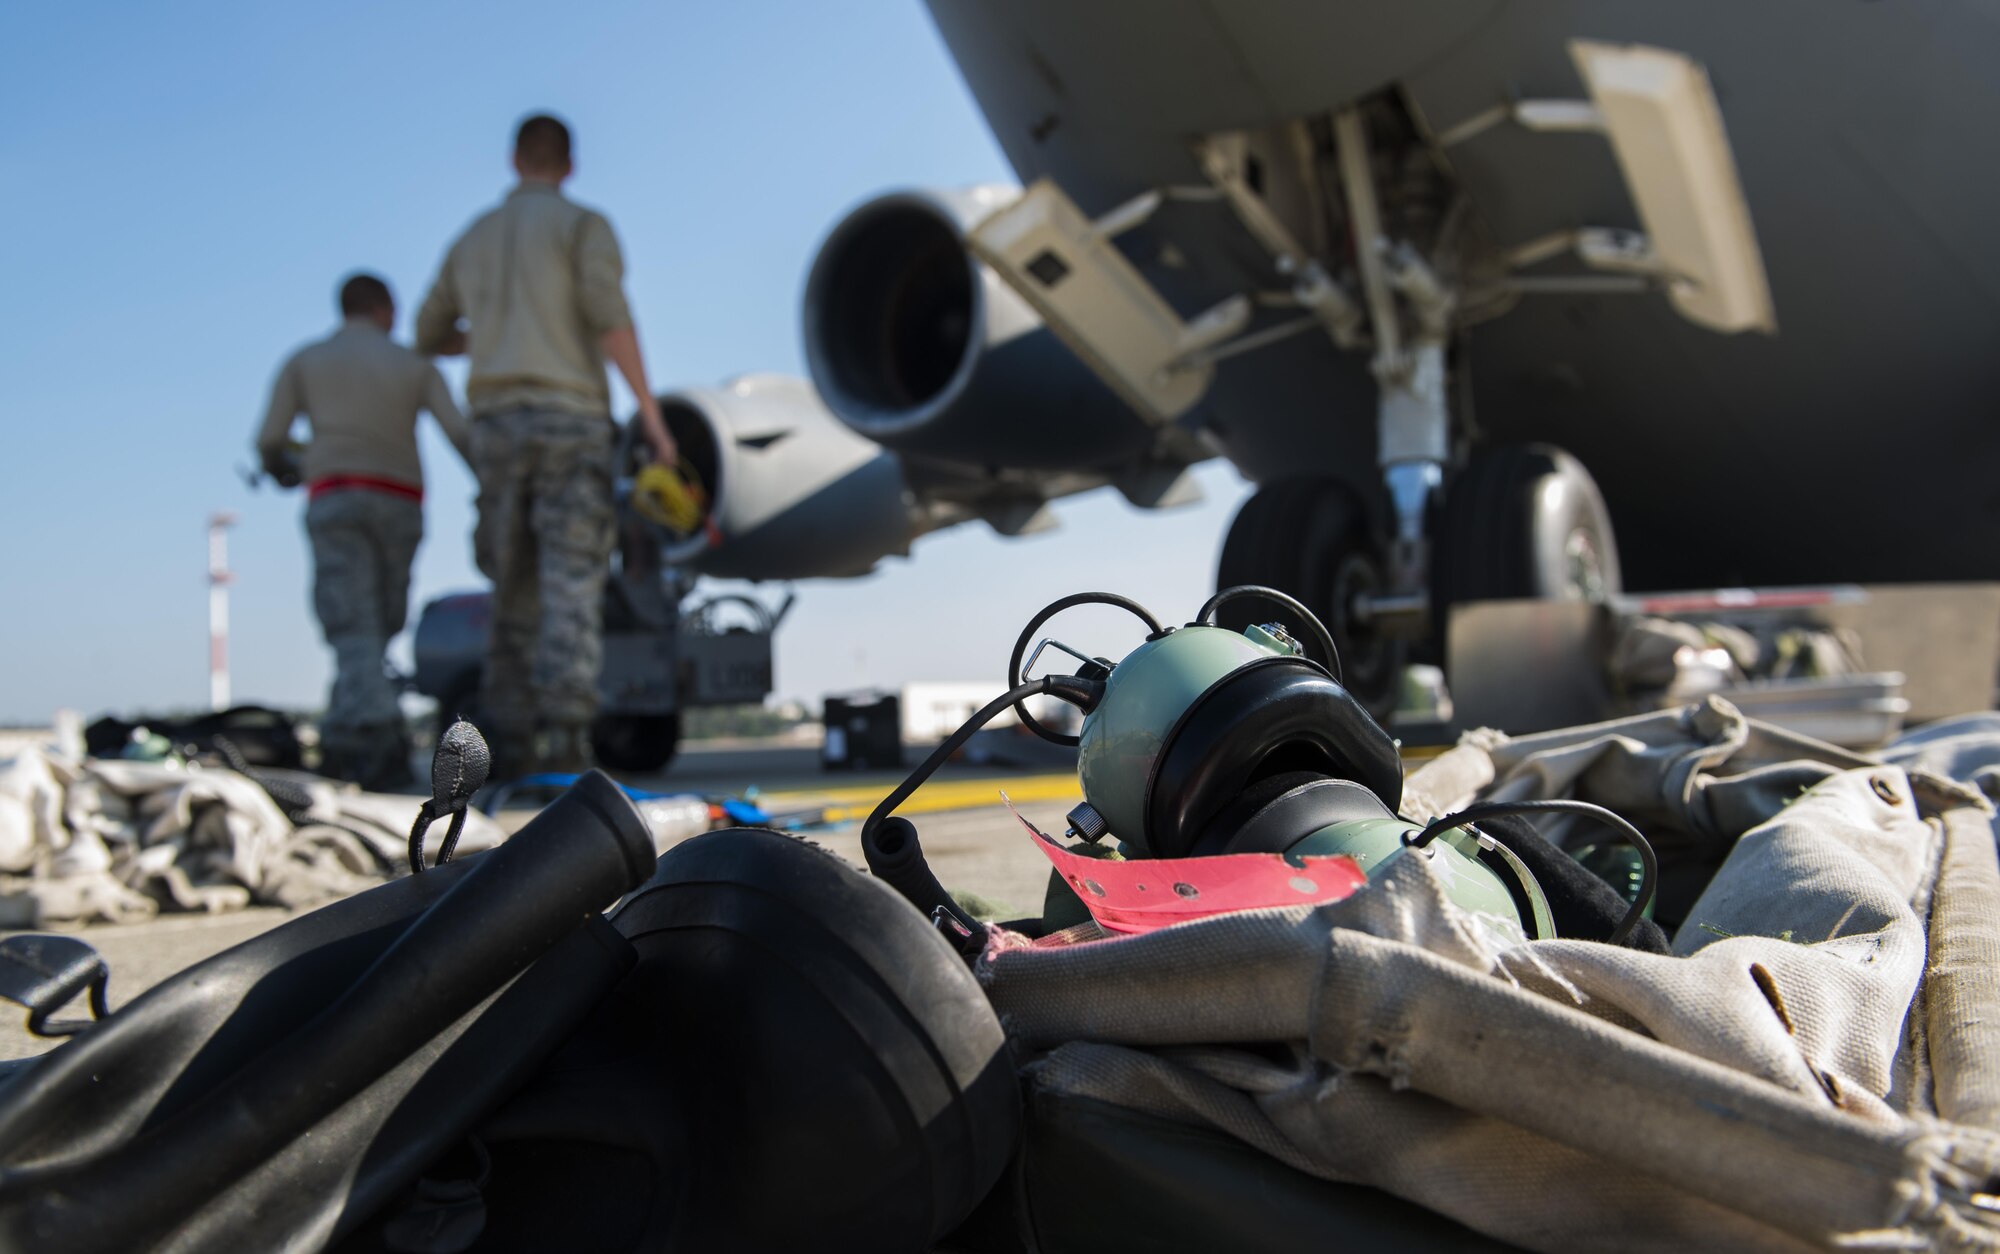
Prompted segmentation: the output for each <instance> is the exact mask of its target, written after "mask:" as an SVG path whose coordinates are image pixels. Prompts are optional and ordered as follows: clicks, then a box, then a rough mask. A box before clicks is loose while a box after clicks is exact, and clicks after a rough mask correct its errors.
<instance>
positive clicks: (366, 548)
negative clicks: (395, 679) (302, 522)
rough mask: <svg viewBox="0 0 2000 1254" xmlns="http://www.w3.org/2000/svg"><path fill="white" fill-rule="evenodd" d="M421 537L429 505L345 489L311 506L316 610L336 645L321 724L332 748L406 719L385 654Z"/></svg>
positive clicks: (397, 627) (401, 613)
mask: <svg viewBox="0 0 2000 1254" xmlns="http://www.w3.org/2000/svg"><path fill="white" fill-rule="evenodd" d="M423 536H424V507H423V506H422V505H421V504H419V503H418V502H416V501H412V500H409V499H407V498H405V497H400V496H397V495H395V494H394V493H390V492H376V491H372V490H370V489H367V488H344V489H341V490H340V491H337V492H328V493H327V494H326V495H324V496H321V497H318V498H317V499H315V500H312V501H308V502H307V503H306V537H307V538H308V539H309V540H310V541H311V542H312V555H313V609H314V610H315V611H316V612H317V613H318V614H319V625H320V630H321V631H322V632H324V633H325V635H326V642H327V644H329V645H331V646H332V647H333V660H334V668H333V688H332V691H331V692H329V693H328V694H327V699H326V718H325V720H324V722H323V723H322V726H321V731H322V734H323V735H324V736H325V737H326V738H327V739H328V741H329V742H333V741H339V740H341V739H343V738H345V739H349V740H352V739H355V738H356V737H357V736H358V735H359V734H360V733H361V732H362V731H363V729H369V728H380V727H383V726H385V725H390V724H395V725H400V724H401V723H402V721H403V713H402V710H401V708H400V707H399V706H398V705H397V703H396V687H395V685H394V684H392V683H390V682H389V678H388V676H387V675H386V674H384V672H383V669H382V655H383V652H384V651H385V650H386V649H387V648H388V647H389V641H390V640H391V639H393V638H394V637H395V635H396V633H397V632H399V631H401V630H402V629H403V620H404V618H405V617H407V616H408V614H409V608H410V563H411V561H412V560H414V559H415V557H416V555H417V544H418V542H419V541H421V540H422V539H423Z"/></svg>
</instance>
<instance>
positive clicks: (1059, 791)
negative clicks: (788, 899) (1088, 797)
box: [758, 772, 1083, 823]
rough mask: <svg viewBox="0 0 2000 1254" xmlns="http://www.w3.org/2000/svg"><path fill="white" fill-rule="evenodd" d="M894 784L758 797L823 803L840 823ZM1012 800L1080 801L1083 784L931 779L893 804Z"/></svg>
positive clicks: (918, 807)
mask: <svg viewBox="0 0 2000 1254" xmlns="http://www.w3.org/2000/svg"><path fill="white" fill-rule="evenodd" d="M893 787H895V785H893V784H889V785H878V786H873V787H868V788H828V789H824V790H821V791H808V790H801V791H797V792H767V793H764V794H763V795H762V796H760V797H759V798H758V801H759V803H760V804H763V805H765V806H767V807H770V808H773V809H778V808H782V807H784V806H786V805H799V806H802V807H803V806H811V805H823V806H825V807H827V814H826V817H827V820H828V821H829V822H835V823H837V822H841V821H843V820H846V819H861V818H866V817H868V812H869V811H870V810H873V809H874V808H875V805H876V803H877V802H879V801H881V800H882V798H884V797H886V796H888V795H889V790H890V789H891V788H893ZM1003 790H1004V791H1005V792H1006V794H1007V795H1008V796H1009V797H1011V798H1013V799H1014V800H1015V801H1016V802H1035V801H1081V800H1082V799H1083V788H1082V786H1081V785H1079V784H1078V783H1077V780H1076V776H1074V775H1072V774H1069V773H1067V772H1064V773H1062V774H1059V775H1020V776H1010V777H1006V778H996V779H944V780H932V781H931V782H930V783H928V784H925V785H924V786H923V787H922V788H919V789H917V791H916V793H915V795H913V796H912V797H911V798H910V799H909V800H908V801H905V802H904V803H903V804H902V805H900V806H897V807H896V813H898V814H935V813H937V812H938V811H941V810H970V809H973V808H975V807H978V806H985V805H998V804H999V803H1000V793H1001V792H1002V791H1003Z"/></svg>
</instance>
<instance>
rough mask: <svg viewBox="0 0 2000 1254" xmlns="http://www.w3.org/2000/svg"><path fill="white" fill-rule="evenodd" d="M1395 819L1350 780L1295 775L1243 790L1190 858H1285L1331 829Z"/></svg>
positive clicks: (1211, 823)
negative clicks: (1251, 855) (1315, 835)
mask: <svg viewBox="0 0 2000 1254" xmlns="http://www.w3.org/2000/svg"><path fill="white" fill-rule="evenodd" d="M1395 817H1396V814H1395V811H1393V810H1391V809H1389V807H1388V806H1385V805H1383V804H1382V799H1381V798H1380V797H1377V796H1376V795H1375V794H1374V793H1372V792H1370V791H1368V790H1367V789H1366V788H1363V787H1362V786H1361V785H1360V784H1357V783H1355V782H1354V781H1353V780H1351V779H1330V778H1328V777H1326V776H1309V775H1306V774H1305V773H1304V772H1298V771H1294V772H1290V773H1288V774H1284V775H1276V776H1270V777H1268V778H1265V779H1261V780H1258V781H1257V782H1256V783H1253V784H1251V785H1250V786H1249V787H1248V788H1246V789H1244V790H1243V793H1242V795H1241V796H1240V797H1239V798H1238V799H1237V800H1236V801H1235V802H1232V803H1231V804H1229V805H1226V806H1224V807H1223V808H1222V810H1221V811H1220V812H1219V813H1218V814H1216V816H1215V817H1214V818H1213V819H1210V820H1209V822H1208V827H1207V828H1206V829H1205V830H1204V831H1203V832H1202V835H1201V838H1200V839H1199V840H1198V841H1197V842H1196V843H1195V848H1194V854H1195V856H1196V857H1202V856H1206V855H1210V854H1222V853H1284V852H1286V851H1287V850H1289V849H1290V848H1291V847H1292V846H1293V845H1296V844H1298V843H1299V842H1300V841H1301V840H1304V839H1305V838H1306V837H1308V836H1310V835H1312V834H1313V833H1314V832H1317V831H1319V830H1321V829H1322V828H1326V827H1331V826H1332V825H1333V824H1335V823H1349V822H1353V821H1355V820H1365V819H1393V818H1395Z"/></svg>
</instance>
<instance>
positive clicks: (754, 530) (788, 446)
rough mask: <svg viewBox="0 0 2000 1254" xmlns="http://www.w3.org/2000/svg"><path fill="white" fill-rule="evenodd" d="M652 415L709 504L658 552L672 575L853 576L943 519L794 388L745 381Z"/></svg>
mask: <svg viewBox="0 0 2000 1254" xmlns="http://www.w3.org/2000/svg"><path fill="white" fill-rule="evenodd" d="M660 408H661V412H662V414H663V415H664V416H665V418H666V420H667V428H668V430H670V431H671V432H672V433H673V436H674V440H675V442H676V443H678V444H679V445H680V448H681V455H682V456H683V457H684V458H685V459H686V460H687V461H688V463H689V464H690V465H691V466H692V467H693V468H694V471H695V474H696V475H697V476H698V477H699V479H700V480H701V483H702V484H703V485H704V486H705V488H706V489H707V492H708V497H709V501H708V514H707V517H706V518H705V519H704V520H703V523H702V526H701V527H700V528H698V529H697V530H696V531H695V533H694V534H693V535H691V536H689V537H687V538H686V539H684V540H679V541H674V542H671V543H669V544H668V545H667V547H666V549H665V552H664V557H665V559H666V560H667V561H668V562H669V563H671V564H673V565H675V566H679V567H681V568H683V569H686V570H692V571H696V572H698V573H700V574H704V575H713V576H716V577H718V578H725V579H805V578H813V577H819V576H828V577H839V576H847V575H861V574H866V573H867V572H868V571H869V570H870V569H872V568H873V567H874V565H875V563H876V562H878V561H880V560H881V559H882V558H884V557H886V556H888V555H890V554H892V553H893V554H908V552H909V550H910V541H912V540H914V539H915V538H916V537H918V536H919V535H922V534H923V533H924V532H926V531H930V530H932V529H933V528H934V527H936V526H937V525H939V523H940V522H941V521H943V520H942V519H937V518H934V517H933V511H931V510H930V509H928V508H927V507H925V506H924V505H923V504H922V503H920V502H919V501H918V500H917V498H916V497H915V496H914V495H913V494H912V493H911V491H910V489H909V485H908V484H907V483H906V482H905V479H904V474H903V468H902V465H901V463H900V462H899V461H898V459H897V458H896V456H895V455H894V454H892V453H889V452H887V451H886V450H884V449H883V448H881V447H880V446H879V445H876V444H873V443H871V442H869V441H867V440H864V439H862V438H861V437H860V436H858V435H856V434H854V433H853V432H852V431H849V430H848V429H847V428H846V427H843V426H841V425H840V423H838V422H836V421H835V420H834V418H833V416H832V415H831V414H829V413H828V412H827V409H826V406H825V405H823V404H821V403H820V400H819V397H817V396H816V395H814V393H813V389H812V386H811V385H810V384H808V383H807V382H806V381H805V380H803V379H794V378H789V377H786V376H783V375H748V376H745V377H743V378H739V379H735V380H732V381H730V382H728V383H725V384H724V385H722V386H721V387H719V388H690V389H688V390H686V391H682V392H675V393H673V394H672V395H669V396H663V397H661V398H660Z"/></svg>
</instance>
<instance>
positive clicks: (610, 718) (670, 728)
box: [590, 714, 681, 775]
mask: <svg viewBox="0 0 2000 1254" xmlns="http://www.w3.org/2000/svg"><path fill="white" fill-rule="evenodd" d="M680 743H681V716H680V715H679V714H604V715H600V716H599V717H598V720H597V722H596V724H595V725H593V726H592V727H591V729H590V747H591V749H592V751H593V752H595V753H596V755H597V762H598V765H600V766H602V767H604V768H605V769H606V770H611V771H620V772H624V773H626V774H631V775H651V774H655V773H657V772H659V771H663V770H665V769H666V767H667V763H669V762H671V761H673V760H674V751H675V750H677V749H678V748H679V747H680Z"/></svg>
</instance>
